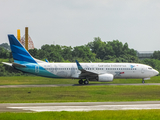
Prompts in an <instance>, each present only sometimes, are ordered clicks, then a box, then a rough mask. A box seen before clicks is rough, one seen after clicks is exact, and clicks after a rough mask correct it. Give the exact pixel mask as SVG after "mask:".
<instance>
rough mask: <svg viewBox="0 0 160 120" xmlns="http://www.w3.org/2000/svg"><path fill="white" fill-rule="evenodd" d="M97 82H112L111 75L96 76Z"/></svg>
mask: <svg viewBox="0 0 160 120" xmlns="http://www.w3.org/2000/svg"><path fill="white" fill-rule="evenodd" d="M98 81H99V82H111V81H113V75H112V74H101V75H98Z"/></svg>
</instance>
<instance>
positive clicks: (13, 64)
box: [12, 63, 26, 68]
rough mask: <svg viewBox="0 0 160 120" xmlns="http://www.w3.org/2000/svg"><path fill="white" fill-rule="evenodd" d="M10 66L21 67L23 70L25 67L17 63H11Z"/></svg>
mask: <svg viewBox="0 0 160 120" xmlns="http://www.w3.org/2000/svg"><path fill="white" fill-rule="evenodd" d="M12 66H13V67H19V68H20V67H23V68H25V67H26V66H25V65H21V64H18V63H12Z"/></svg>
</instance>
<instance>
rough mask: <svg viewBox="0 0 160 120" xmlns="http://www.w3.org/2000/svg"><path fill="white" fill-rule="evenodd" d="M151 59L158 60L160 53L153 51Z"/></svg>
mask: <svg viewBox="0 0 160 120" xmlns="http://www.w3.org/2000/svg"><path fill="white" fill-rule="evenodd" d="M152 58H153V59H158V60H160V51H154V53H153V56H152Z"/></svg>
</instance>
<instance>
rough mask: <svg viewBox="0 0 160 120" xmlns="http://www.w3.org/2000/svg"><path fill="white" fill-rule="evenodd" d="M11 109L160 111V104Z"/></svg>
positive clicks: (40, 110) (38, 110) (35, 110)
mask: <svg viewBox="0 0 160 120" xmlns="http://www.w3.org/2000/svg"><path fill="white" fill-rule="evenodd" d="M7 108H10V109H19V110H27V111H34V112H45V111H59V112H60V111H93V110H143V109H160V104H136V105H135V104H134V105H127V104H126V105H89V106H87V105H85V106H77V105H74V106H72V105H71V106H34V107H33V106H27V107H7Z"/></svg>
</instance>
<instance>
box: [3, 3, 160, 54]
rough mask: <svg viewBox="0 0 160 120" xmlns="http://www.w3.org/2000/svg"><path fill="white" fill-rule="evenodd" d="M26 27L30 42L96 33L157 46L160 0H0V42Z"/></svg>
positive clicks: (67, 41)
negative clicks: (8, 35)
mask: <svg viewBox="0 0 160 120" xmlns="http://www.w3.org/2000/svg"><path fill="white" fill-rule="evenodd" d="M25 27H29V35H30V36H31V38H32V40H33V42H34V46H35V47H36V48H38V49H39V48H40V47H41V46H42V45H44V44H49V45H50V44H53V43H54V44H59V45H65V46H72V47H75V46H80V45H84V44H87V43H88V42H91V41H93V40H94V37H100V38H101V40H102V41H112V40H116V39H118V40H119V41H121V42H122V43H123V44H124V43H125V42H127V43H128V45H129V48H133V49H135V50H138V51H155V50H160V0H0V44H1V43H6V42H7V43H8V38H7V34H14V35H15V36H17V29H20V30H21V36H23V35H24V33H25Z"/></svg>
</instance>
